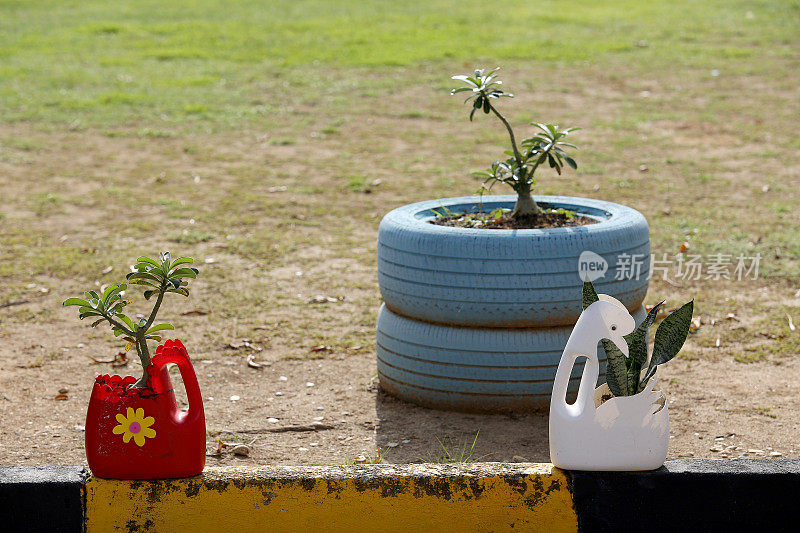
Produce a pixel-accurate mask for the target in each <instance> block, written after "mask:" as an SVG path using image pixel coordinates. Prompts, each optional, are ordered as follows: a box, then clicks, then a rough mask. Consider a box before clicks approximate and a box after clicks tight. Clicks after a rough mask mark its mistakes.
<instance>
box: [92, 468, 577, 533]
mask: <svg viewBox="0 0 800 533" xmlns="http://www.w3.org/2000/svg"><path fill="white" fill-rule="evenodd" d="M86 527H87V531H88V532H89V533H93V532H109V531H142V532H143V531H158V532H161V531H168V532H169V531H191V532H193V533H201V532H206V531H215V532H224V533H246V532H249V531H254V532H255V531H258V532H263V531H315V532H328V531H348V532H353V531H368V530H371V531H381V532H392V531H426V532H428V531H480V532H488V531H507V530H510V529H513V530H515V531H547V532H553V533H555V532H560V531H577V528H578V524H577V518H576V515H575V511H574V510H573V505H572V496H571V494H570V491H569V487H568V483H567V478H566V476H565V475H564V473H563V472H561V471H560V470H559V469H557V468H555V467H553V466H552V465H551V464H534V463H527V464H526V463H516V464H509V463H473V464H461V465H430V464H428V465H358V466H334V467H264V468H209V469H207V470H206V471H205V472H204V473H203V474H202V475H200V476H197V477H194V478H189V479H178V480H153V481H115V480H105V479H98V478H90V479H89V480H88V482H87V484H86Z"/></svg>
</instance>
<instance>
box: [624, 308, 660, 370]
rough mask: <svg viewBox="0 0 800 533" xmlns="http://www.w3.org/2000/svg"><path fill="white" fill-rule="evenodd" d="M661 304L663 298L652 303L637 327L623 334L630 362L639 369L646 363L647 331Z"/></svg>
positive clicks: (654, 319)
mask: <svg viewBox="0 0 800 533" xmlns="http://www.w3.org/2000/svg"><path fill="white" fill-rule="evenodd" d="M663 304H664V300H662V301H660V302H658V303H657V304H656V305H654V306H653V308H652V309H650V312H649V313H647V316H646V317H645V319H644V320H643V321H642V323H641V324H639V327H637V328H636V329H635V330H633V332H632V333H629V334H628V335H625V341H626V342H627V343H628V350H629V352H628V356H629V357H630V359H631V361H632V363H633V364H635V365H637V366H638V367H639V369H641V368H642V366H643V365H644V364H646V363H647V333H648V331H649V330H650V326H652V325H653V322H655V321H656V316H658V310H659V309H660V308H661V306H662V305H663ZM637 382H638V375H637Z"/></svg>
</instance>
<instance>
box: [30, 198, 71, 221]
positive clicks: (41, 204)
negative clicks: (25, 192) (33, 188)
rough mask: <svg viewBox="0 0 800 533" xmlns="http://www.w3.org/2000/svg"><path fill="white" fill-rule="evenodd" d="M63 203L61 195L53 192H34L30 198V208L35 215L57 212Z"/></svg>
mask: <svg viewBox="0 0 800 533" xmlns="http://www.w3.org/2000/svg"><path fill="white" fill-rule="evenodd" d="M63 203H64V201H63V199H62V198H61V196H60V195H59V194H57V193H54V192H42V193H36V194H34V195H32V196H31V198H30V206H31V209H32V210H33V212H34V213H36V215H37V216H45V215H50V214H53V213H59V212H61V211H62V204H63Z"/></svg>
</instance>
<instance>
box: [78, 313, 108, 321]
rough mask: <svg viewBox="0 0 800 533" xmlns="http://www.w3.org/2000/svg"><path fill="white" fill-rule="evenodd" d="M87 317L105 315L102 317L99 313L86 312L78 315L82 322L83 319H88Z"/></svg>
mask: <svg viewBox="0 0 800 533" xmlns="http://www.w3.org/2000/svg"><path fill="white" fill-rule="evenodd" d="M87 316H103V315H101V314H100V313H98V312H97V311H86V312H85V313H81V314H79V315H78V318H79V319H80V320H83V319H84V318H86V317H87Z"/></svg>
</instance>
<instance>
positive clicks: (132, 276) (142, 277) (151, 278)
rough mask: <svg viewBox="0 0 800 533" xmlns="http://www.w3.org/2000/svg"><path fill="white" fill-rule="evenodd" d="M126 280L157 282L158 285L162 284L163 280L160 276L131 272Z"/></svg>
mask: <svg viewBox="0 0 800 533" xmlns="http://www.w3.org/2000/svg"><path fill="white" fill-rule="evenodd" d="M125 278H126V279H129V280H149V281H155V282H156V283H159V284H160V283H161V282H162V281H163V280H162V278H161V277H160V276H156V275H155V274H152V273H150V272H130V273H128V274H127V275H126V276H125Z"/></svg>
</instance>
